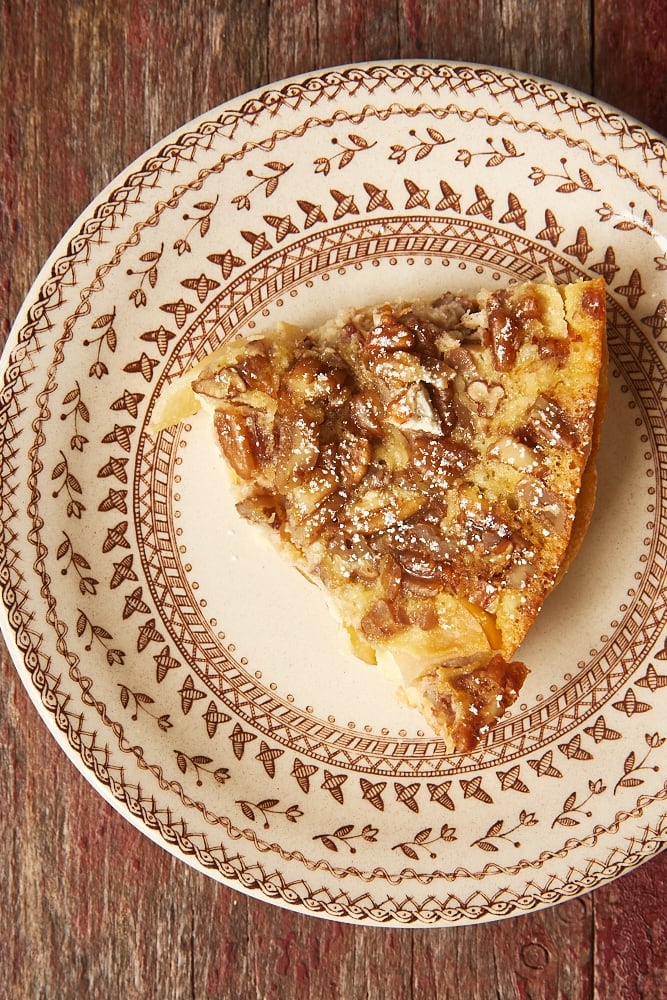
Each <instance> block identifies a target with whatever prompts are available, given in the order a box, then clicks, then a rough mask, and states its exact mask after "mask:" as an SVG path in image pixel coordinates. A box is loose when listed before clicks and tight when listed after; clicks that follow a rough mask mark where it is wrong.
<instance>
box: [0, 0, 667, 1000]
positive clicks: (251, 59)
mask: <svg viewBox="0 0 667 1000" xmlns="http://www.w3.org/2000/svg"><path fill="white" fill-rule="evenodd" d="M665 8H666V5H665V3H664V2H663V0H647V2H646V3H641V4H640V3H627V2H626V3H625V4H617V3H615V2H612V0H594V2H592V3H591V4H582V3H580V0H504V2H503V3H502V4H499V3H496V2H495V0H470V2H469V3H458V2H440V3H438V2H436V0H425V2H418V0H406V2H404V3H399V2H397V0H383V2H379V0H365V2H361V3H360V2H359V0H273V2H269V0H242V2H236V0H233V2H232V0H230V2H226V3H224V2H211V0H191V2H189V3H182V2H181V0H160V2H157V0H154V2H148V0H116V2H115V3H113V4H110V3H107V2H106V0H89V2H88V0H25V2H20V3H19V2H12V0H3V2H1V3H0V142H1V145H0V150H1V152H0V233H1V238H0V322H1V323H2V327H1V331H0V332H1V333H2V336H3V339H4V336H6V334H7V332H8V330H9V325H10V322H11V320H12V319H13V317H14V316H15V315H16V312H17V310H18V309H19V307H20V304H21V302H22V300H23V298H24V296H25V295H26V293H27V292H28V288H29V285H30V283H31V281H32V280H33V278H34V276H35V275H36V273H37V271H38V269H39V267H40V265H41V264H42V262H43V260H44V259H45V258H46V256H47V255H48V253H49V252H50V250H51V249H52V247H53V246H54V245H55V244H56V242H57V241H58V239H59V238H60V236H61V234H62V233H63V232H64V231H65V230H66V228H67V227H68V226H69V225H70V224H71V222H72V221H73V220H74V219H75V218H76V216H77V214H78V213H79V212H80V211H82V210H83V209H84V207H85V206H86V205H87V204H88V202H89V201H90V199H91V198H92V197H93V196H94V195H95V194H96V193H97V191H98V190H99V189H100V188H101V187H102V186H103V185H105V184H106V183H107V182H108V181H110V180H111V179H112V178H113V177H114V176H115V175H116V174H117V173H118V172H120V171H122V170H123V169H124V168H125V166H126V164H128V163H129V162H131V160H132V159H133V158H134V157H136V156H138V155H139V154H140V153H141V152H142V151H143V150H144V149H146V148H147V147H148V146H149V145H151V144H152V143H154V142H155V141H157V140H158V139H159V138H160V137H161V136H163V135H165V134H167V133H168V132H170V131H171V130H173V129H176V128H178V127H179V126H180V125H181V124H183V123H184V122H186V121H188V120H189V119H190V118H192V117H193V116H195V115H197V114H200V113H201V112H203V111H205V110H207V109H208V108H210V107H213V106H215V105H217V104H219V103H221V102H222V101H225V100H227V99H229V98H231V97H233V96H237V95H239V94H241V93H244V92H245V91H247V90H249V89H251V88H254V87H257V86H261V85H263V84H266V83H268V82H269V81H270V80H272V79H278V78H282V77H285V76H288V75H290V74H293V73H297V72H307V71H310V70H313V69H316V68H318V67H321V66H328V65H334V64H339V63H344V62H350V61H355V60H374V59H379V58H396V59H398V58H416V59H419V58H427V57H429V58H431V57H432V58H447V59H453V60H461V61H476V62H485V63H492V64H497V65H504V66H508V67H511V68H515V69H519V70H523V71H527V72H530V73H535V74H538V75H541V76H545V77H548V78H552V79H555V80H559V81H561V82H562V83H564V84H567V85H569V86H574V87H577V88H580V89H582V90H584V91H589V92H593V93H595V94H597V95H598V96H600V97H601V98H604V99H606V100H609V101H611V102H612V103H614V104H616V105H618V106H619V107H622V108H623V109H624V110H627V111H628V112H630V113H632V114H634V115H635V116H637V117H638V118H640V119H642V120H644V121H646V123H647V124H648V125H650V126H652V127H654V128H656V129H658V130H661V131H665V129H666V119H665V100H664V98H665V66H666V65H667V42H666V41H665V30H664V25H665V20H666V18H665V14H666V9H665ZM2 650H3V652H2V669H1V671H0V706H2V708H1V709H0V843H2V860H1V861H0V872H1V877H2V886H3V890H4V891H3V893H2V894H1V896H0V926H2V928H3V958H2V962H0V997H2V998H4V997H7V998H11V1000H36V998H45V1000H50V998H54V1000H60V998H69V997H95V998H106V997H122V998H124V1000H151V998H156V1000H157V998H159V1000H170V998H174V1000H181V998H188V1000H189V998H193V1000H204V998H207V1000H208V998H211V1000H212V998H214V997H230V998H235V1000H245V998H257V997H259V998H272V997H275V998H278V997H280V998H286V997H299V998H303V1000H309V998H312V1000H315V998H317V1000H329V998H331V1000H340V998H343V1000H348V998H349V1000H362V998H372V1000H375V998H376V997H384V996H387V997H396V998H397V1000H403V998H406V1000H410V998H416V997H422V996H434V997H435V996H437V997H439V998H452V1000H455V998H459V997H465V998H469V1000H493V998H502V1000H510V998H514V997H519V998H525V1000H527V998H531V1000H542V998H544V1000H555V998H558V1000H561V998H568V1000H589V998H592V997H596V998H598V1000H603V998H604V1000H608V998H617V997H629V998H631V997H640V996H644V997H647V998H659V997H661V996H665V995H667V993H666V991H665V986H664V984H665V982H666V981H667V955H666V952H665V946H664V942H665V940H667V919H666V917H665V912H664V906H662V905H661V895H660V888H661V885H662V884H664V882H665V879H666V878H667V856H665V855H663V856H662V857H660V858H658V859H655V860H653V861H651V862H649V863H648V864H647V865H645V866H644V867H642V868H641V869H639V870H638V871H636V872H632V873H630V874H628V875H626V876H625V877H624V878H623V879H622V880H620V881H618V882H615V883H613V884H611V885H609V886H606V887H603V888H601V889H599V890H598V891H596V892H595V893H594V894H592V895H591V896H588V897H584V898H583V899H578V900H572V901H570V902H568V903H564V904H562V905H561V906H559V907H556V908H554V909H551V910H547V911H544V912H540V913H535V914H532V915H529V916H525V917H521V918H518V919H516V920H512V921H505V922H501V923H498V924H487V925H483V926H478V927H455V928H449V929H447V928H445V929H440V930H434V931H427V930H419V931H414V932H410V931H400V930H386V929H375V928H366V927H352V926H348V925H339V924H333V923H329V922H325V921H320V920H316V919H311V918H306V917H303V916H301V915H299V914H295V913H293V912H290V911H286V910H280V909H277V908H275V907H272V906H269V905H267V904H264V903H260V902H257V901H255V900H252V899H249V898H247V897H245V896H242V895H240V894H239V893H236V892H232V891H231V890H228V889H226V888H225V887H222V886H219V885H217V884H216V883H214V882H212V881H210V880H209V879H207V878H205V877H203V876H201V875H199V874H198V873H196V872H194V871H192V870H191V869H189V868H188V867H187V866H186V865H184V864H183V863H182V862H181V861H177V860H175V859H174V858H172V857H171V856H170V855H169V854H168V853H167V852H166V851H164V850H163V849H162V848H160V847H158V846H156V845H154V844H153V843H151V842H150V841H149V840H148V839H147V838H146V837H145V836H144V835H143V834H142V833H140V832H138V831H137V830H135V829H134V828H133V827H132V826H131V825H129V824H128V823H127V822H126V821H125V820H123V819H121V818H120V817H119V816H118V814H117V813H116V812H115V811H114V810H113V809H112V808H111V807H110V806H109V805H107V804H106V803H105V802H104V801H102V800H101V799H100V798H99V796H98V795H97V793H96V792H94V791H93V790H92V789H91V788H90V786H89V785H88V783H87V782H86V781H85V780H84V778H83V777H82V776H81V775H80V774H79V773H78V772H77V771H76V770H75V769H74V767H73V766H72V765H71V764H70V763H69V762H68V760H67V759H66V757H65V756H64V754H63V753H62V752H61V751H60V750H59V749H58V747H57V746H56V744H55V742H54V740H53V739H52V737H51V736H50V735H48V733H47V731H46V729H45V727H44V726H43V725H42V723H41V722H40V720H39V717H38V715H37V713H36V711H35V709H34V707H33V706H32V704H31V703H30V701H29V698H28V696H27V694H26V692H25V690H24V688H23V687H22V685H21V683H20V681H19V680H18V677H17V675H16V673H15V672H14V670H13V668H12V666H11V664H10V661H9V657H8V655H7V653H6V651H5V650H4V647H2ZM661 991H662V992H661Z"/></svg>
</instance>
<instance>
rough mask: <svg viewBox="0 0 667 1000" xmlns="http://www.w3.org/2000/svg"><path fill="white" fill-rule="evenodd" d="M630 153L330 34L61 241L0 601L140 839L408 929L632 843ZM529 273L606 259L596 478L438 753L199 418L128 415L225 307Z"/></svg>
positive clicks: (579, 872)
mask: <svg viewBox="0 0 667 1000" xmlns="http://www.w3.org/2000/svg"><path fill="white" fill-rule="evenodd" d="M666 169H667V159H666V150H665V144H664V141H663V140H662V139H660V138H659V137H658V136H656V135H653V134H651V133H650V132H648V131H647V130H646V129H645V128H643V127H642V126H640V125H638V124H636V123H634V122H631V121H628V120H627V119H626V118H625V117H623V116H622V115H621V114H620V113H619V112H617V111H613V110H611V109H609V108H606V107H604V106H601V105H600V104H598V103H596V102H595V101H593V100H591V99H589V98H586V97H584V96H581V95H578V94H576V93H572V92H571V91H568V90H565V89H564V88H562V87H558V86H556V85H553V84H549V83H545V82H543V81H538V80H535V79H532V78H528V77H523V76H519V75H516V74H513V73H510V72H506V71H502V70H496V69H491V68H485V67H480V66H462V65H453V64H442V63H438V64H436V63H427V64H424V63H420V64H416V63H409V64H403V65H394V64H379V65H372V66H371V65H362V66H351V67H344V68H340V69H336V70H331V71H326V72H322V73H321V74H319V75H315V76H309V77H302V78H299V79H294V80H291V81H287V82H284V83H280V84H276V85H275V86H272V87H269V88H267V89H265V90H262V91H257V92H255V93H253V94H250V95H248V96H246V97H244V98H240V99H239V100H237V101H233V102H231V103H230V104H227V105H225V106H223V107H221V108H217V109H216V110H215V111H212V112H210V113H209V114H207V115H205V116H203V117H201V118H199V119H197V120H196V121H194V122H192V123H191V124H189V125H188V126H186V127H185V128H183V129H182V130H181V131H180V132H178V133H177V134H174V135H173V136H171V137H170V138H169V139H167V140H165V141H164V143H162V144H161V145H159V146H157V147H155V148H154V149H152V150H150V151H149V152H148V153H146V154H145V156H143V157H142V158H141V159H140V160H139V161H137V162H136V163H135V164H134V165H133V166H132V167H131V168H129V169H128V171H127V172H126V173H125V174H123V175H122V176H120V177H119V178H118V179H117V180H116V181H115V182H114V183H113V184H112V185H111V186H110V187H108V188H107V189H106V190H105V191H104V192H103V193H102V194H101V195H100V196H99V197H98V198H97V199H96V200H95V201H94V202H93V204H92V205H91V206H90V208H89V209H88V210H87V211H86V212H85V213H84V214H83V216H82V217H81V218H80V219H79V220H78V222H77V223H76V224H75V226H74V227H73V228H72V230H71V231H70V232H69V233H68V234H67V236H66V237H65V238H64V239H63V241H62V242H61V244H60V245H59V247H58V248H57V250H56V252H55V253H54V255H53V256H52V258H51V259H50V260H49V262H48V263H47V265H46V266H45V268H44V270H43V271H42V273H41V274H40V276H39V278H38V280H37V282H36V283H35V285H34V287H33V289H32V291H31V293H30V295H29V297H28V299H27V301H26V303H25V305H24V307H23V309H22V310H21V312H20V314H19V316H18V318H17V321H16V324H15V327H14V329H13V332H12V334H11V337H10V341H9V344H8V347H7V350H6V352H5V355H4V361H3V375H4V387H3V394H2V406H1V413H2V421H1V427H2V459H1V467H0V477H1V480H2V560H1V567H2V569H1V571H2V592H3V599H4V601H3V603H4V624H3V628H4V631H5V634H6V636H7V640H8V642H9V644H10V647H11V649H12V652H13V656H14V658H15V661H16V666H17V668H18V671H19V673H20V675H21V677H22V679H23V681H24V683H25V684H26V686H27V688H28V691H29V692H30V694H31V696H32V697H33V699H34V701H35V703H36V704H37V707H38V709H39V711H40V713H41V715H42V717H43V719H44V721H45V723H46V725H47V726H48V727H49V729H50V730H51V732H52V733H53V735H54V737H55V738H56V739H57V740H58V742H59V743H60V745H61V746H62V747H63V749H64V750H65V752H66V753H67V754H68V756H69V757H70V758H71V759H72V760H73V761H74V763H75V764H76V765H77V766H78V767H79V768H80V769H81V770H82V771H83V773H84V774H85V775H86V776H87V777H88V779H89V780H90V781H91V783H92V784H93V786H94V787H95V788H96V789H97V790H98V791H99V792H100V793H101V794H102V795H103V796H104V797H105V798H106V799H107V800H109V801H110V802H112V804H113V805H114V806H115V807H116V808H117V809H118V810H119V811H120V812H121V813H122V814H123V815H124V816H125V817H127V819H129V820H130V821H132V822H133V823H135V824H136V825H137V826H138V827H139V828H140V829H141V830H143V831H144V832H145V833H146V835H147V836H149V837H151V838H152V839H153V840H155V841H157V842H158V843H159V844H161V845H162V846H164V847H165V848H166V849H168V850H169V851H171V852H173V853H174V854H175V855H177V856H178V857H179V858H182V859H183V860H184V861H186V862H188V863H189V864H191V865H193V866H194V867H195V868H197V869H199V870H200V871H202V872H206V873H207V874H209V875H211V876H213V877H214V878H216V879H219V880H220V881H222V882H224V883H226V884H228V885H230V886H233V887H235V888H237V889H240V890H242V891H244V892H248V893H250V894H252V895H253V896H256V897H258V898H260V899H263V900H268V901H271V902H274V903H278V904H281V905H284V906H287V907H290V908H293V909H297V910H300V911H302V912H305V913H310V914H315V915H318V916H326V917H332V918H336V919H340V920H348V921H356V922H365V923H368V924H371V923H378V924H385V925H408V926H413V927H416V926H434V925H445V924H453V923H457V922H458V923H472V922H477V921H483V920H487V919H492V918H498V917H504V916H509V915H513V914H519V913H524V912H526V911H529V910H531V909H534V908H536V907H542V906H546V905H550V904H553V903H557V902H559V901H560V900H563V899H565V898H569V897H572V896H576V895H577V894H580V893H582V892H584V891H586V890H588V889H591V888H593V887H595V886H597V885H600V884H601V883H603V882H605V881H607V880H609V879H611V878H614V877H615V876H617V875H619V874H621V873H622V872H624V871H626V870H627V869H630V868H632V867H634V866H636V865H637V864H639V863H640V862H642V861H644V860H645V859H646V858H648V857H650V856H651V855H653V854H655V853H656V852H657V851H658V850H659V849H660V848H661V846H662V844H663V842H664V839H665V832H666V829H667V807H666V801H667V781H666V779H667V747H666V746H665V739H666V738H667V723H666V722H665V718H666V711H665V710H666V709H667V647H666V644H665V636H666V633H665V620H666V615H665V612H666V608H665V603H666V588H665V577H666V573H667V518H666V517H665V512H664V505H665V489H666V487H667V389H666V386H667V373H666V371H665V361H666V360H667V359H666V357H665V352H666V350H667V216H666V209H667V203H666V202H665V197H664V193H663V183H664V179H665V171H666ZM547 272H551V273H552V274H553V275H554V277H555V279H556V281H558V282H564V281H569V280H572V279H577V278H581V277H584V276H594V275H602V276H603V277H604V279H605V282H606V286H607V304H608V311H609V347H610V404H609V413H608V417H607V420H606V424H605V429H604V437H603V441H602V447H601V452H600V485H599V500H598V504H597V508H596V512H595V517H594V521H593V523H592V526H591V529H590V532H589V534H588V536H587V539H586V542H585V545H584V548H583V550H582V552H581V554H580V555H579V557H578V559H577V560H576V562H575V564H574V566H573V567H572V569H571V570H570V572H569V574H568V575H567V577H566V579H565V581H564V583H563V584H562V585H561V586H560V587H559V588H558V590H557V591H556V592H555V593H554V594H553V596H552V597H550V598H549V600H548V602H547V604H546V606H545V608H544V610H543V612H542V614H541V616H540V618H539V620H538V623H537V624H536V626H535V628H534V630H533V632H532V634H531V636H530V638H529V640H528V641H527V642H526V643H525V645H524V647H523V648H522V658H523V659H525V660H526V661H527V663H528V664H529V665H530V667H531V674H530V677H529V679H528V681H527V683H526V685H525V688H524V691H523V692H522V700H521V701H520V703H518V704H516V705H515V706H514V708H513V709H512V711H511V712H510V713H508V715H507V717H506V719H505V720H504V721H503V723H502V724H501V725H500V726H499V727H498V728H497V729H496V730H495V732H494V733H493V734H492V735H491V736H490V737H489V738H488V740H487V742H486V744H485V745H484V746H482V747H481V748H480V749H479V751H477V752H475V753H470V754H466V755H456V756H447V755H446V754H445V753H444V752H443V748H442V745H441V743H440V742H439V741H438V740H437V739H436V738H434V736H433V734H432V733H431V732H429V731H428V730H427V729H426V727H425V724H424V722H423V720H422V719H421V718H420V717H419V716H418V715H416V714H415V713H414V712H412V711H411V710H409V709H408V708H406V707H403V706H401V705H400V704H399V703H398V702H397V701H396V700H395V699H394V697H393V693H392V690H391V687H390V686H389V685H388V683H387V682H386V681H385V680H384V679H383V678H382V676H381V675H380V673H379V672H378V671H377V669H375V668H372V667H370V666H367V665H365V664H363V663H359V662H356V661H354V660H353V659H352V658H351V656H349V655H348V654H347V652H346V651H345V649H344V647H343V645H342V643H341V641H340V637H339V635H338V633H337V630H336V627H335V626H334V624H333V622H332V621H331V620H330V618H329V616H328V613H327V612H326V610H325V608H324V605H323V600H322V598H321V596H320V595H319V593H318V592H316V590H315V589H314V588H313V587H310V586H309V585H308V584H307V583H306V582H305V581H304V580H303V579H302V578H301V577H300V576H299V575H298V574H297V573H296V572H295V571H294V570H292V569H291V568H290V567H288V566H286V565H284V564H283V563H282V562H281V561H280V559H279V557H278V556H277V555H275V554H274V553H272V552H270V551H267V550H266V549H265V548H264V547H263V546H262V544H261V543H260V542H259V541H258V540H257V539H256V537H255V536H254V533H253V531H252V528H250V527H249V526H248V525H247V524H244V523H242V522H241V521H240V520H239V519H238V517H237V516H236V513H235V511H234V508H233V505H232V502H231V499H230V497H229V495H228V493H227V490H226V488H225V478H224V471H223V469H222V464H221V462H220V461H219V459H218V456H217V452H216V447H215V444H214V442H213V439H212V435H211V433H210V431H209V428H208V426H207V424H206V422H205V420H201V421H200V419H199V417H197V418H193V419H192V420H191V421H189V422H187V423H186V424H184V425H181V426H178V427H176V428H173V429H171V430H168V431H163V432H162V433H161V434H159V436H157V437H153V436H151V434H150V433H149V432H148V424H149V422H150V420H151V415H152V413H153V411H154V408H155V406H156V401H157V399H158V397H159V396H160V394H161V393H163V392H164V391H165V389H166V388H167V386H168V385H169V383H170V382H171V381H172V380H173V379H174V378H176V377H178V376H179V375H181V374H182V373H183V372H184V371H186V369H188V367H189V366H190V365H192V364H193V363H194V362H196V361H197V360H199V359H201V358H202V357H203V356H204V355H205V354H206V353H207V352H209V351H211V350H212V349H214V348H215V347H217V346H218V345H219V344H220V343H221V342H223V341H225V340H226V339H228V338H230V337H233V336H237V335H239V334H241V335H243V334H248V333H254V332H258V331H261V330H262V329H264V328H266V327H270V326H271V325H272V324H273V323H274V322H276V321H278V320H285V321H288V322H290V323H297V324H317V323H319V322H320V321H322V320H323V319H325V318H326V317H328V316H329V315H331V314H332V313H335V312H336V311H337V310H338V309H339V308H340V307H342V306H346V305H349V304H357V305H360V304H369V303H373V302H377V301H379V300H382V299H386V298H392V299H395V298H398V297H401V296H406V297H411V296H415V295H436V294H438V293H439V292H441V291H443V290H444V289H451V290H454V291H459V290H466V289H475V288H478V287H479V286H482V285H488V284H492V283H493V284H495V283H501V284H508V283H512V282H516V281H519V280H523V279H533V278H540V277H541V276H544V275H545V274H546V273H547Z"/></svg>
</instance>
